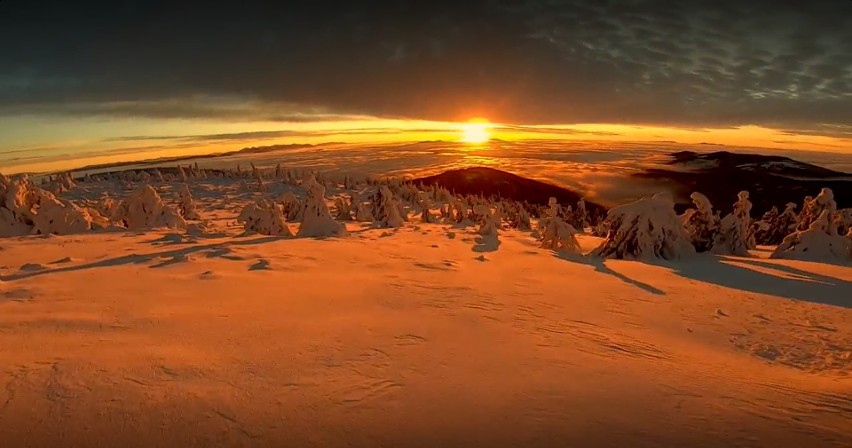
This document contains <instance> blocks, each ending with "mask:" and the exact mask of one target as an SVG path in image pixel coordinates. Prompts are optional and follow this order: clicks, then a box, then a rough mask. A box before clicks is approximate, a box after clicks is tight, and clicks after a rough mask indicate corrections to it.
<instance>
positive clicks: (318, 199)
mask: <svg viewBox="0 0 852 448" xmlns="http://www.w3.org/2000/svg"><path fill="white" fill-rule="evenodd" d="M311 177H312V178H313V176H311ZM347 235H349V232H348V231H346V226H345V225H344V224H343V223H341V222H337V221H335V220H334V218H332V217H331V213H329V211H328V206H327V205H326V203H325V187H323V186H322V185H321V184H319V183H317V182H313V183H312V184H311V185H310V187H309V188H308V192H307V197H306V198H305V208H304V212H303V216H302V223H301V225H300V226H299V231H298V232H297V233H296V236H298V237H324V236H347Z"/></svg>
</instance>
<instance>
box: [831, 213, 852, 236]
mask: <svg viewBox="0 0 852 448" xmlns="http://www.w3.org/2000/svg"><path fill="white" fill-rule="evenodd" d="M834 222H835V224H836V225H837V233H838V235H846V234H847V233H849V231H850V230H852V208H843V209H840V210H838V211H837V212H835V214H834Z"/></svg>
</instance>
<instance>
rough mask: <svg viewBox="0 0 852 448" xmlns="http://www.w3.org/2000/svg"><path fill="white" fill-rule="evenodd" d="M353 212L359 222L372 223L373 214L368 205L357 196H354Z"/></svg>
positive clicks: (352, 200)
mask: <svg viewBox="0 0 852 448" xmlns="http://www.w3.org/2000/svg"><path fill="white" fill-rule="evenodd" d="M351 202H352V212H353V214H354V215H355V220H356V221H358V222H372V221H373V213H372V211H371V209H370V206H369V205H368V204H365V203H364V201H362V200H361V199H360V198H359V197H357V196H356V195H355V194H353V195H352V199H351Z"/></svg>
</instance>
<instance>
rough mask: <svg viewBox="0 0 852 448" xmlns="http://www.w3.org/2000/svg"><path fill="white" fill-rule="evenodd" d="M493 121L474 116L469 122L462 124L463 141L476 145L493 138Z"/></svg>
mask: <svg viewBox="0 0 852 448" xmlns="http://www.w3.org/2000/svg"><path fill="white" fill-rule="evenodd" d="M491 127H492V125H491V123H489V122H488V120H486V119H484V118H473V119H471V120H469V121H468V122H467V123H463V124H461V125H460V128H461V132H462V136H461V141H463V142H465V143H470V144H474V145H478V144H482V143H486V142H488V140H491Z"/></svg>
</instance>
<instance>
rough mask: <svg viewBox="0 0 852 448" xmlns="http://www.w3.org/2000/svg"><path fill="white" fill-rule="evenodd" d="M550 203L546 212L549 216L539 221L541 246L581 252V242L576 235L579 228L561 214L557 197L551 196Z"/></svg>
mask: <svg viewBox="0 0 852 448" xmlns="http://www.w3.org/2000/svg"><path fill="white" fill-rule="evenodd" d="M548 204H549V205H550V208H549V209H548V210H547V212H546V213H547V216H546V217H545V218H544V219H542V220H540V221H539V231H540V232H541V247H542V248H544V249H551V250H558V251H564V252H569V253H574V254H579V253H580V252H581V251H580V243H579V242H578V241H577V237H576V236H575V235H576V234H577V229H576V228H574V226H572V225H571V224H568V223H567V222H565V221H564V220H563V219H562V218H561V217H560V216H559V210H560V208H559V204H558V203H557V202H556V198H550V199H549V201H548Z"/></svg>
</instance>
